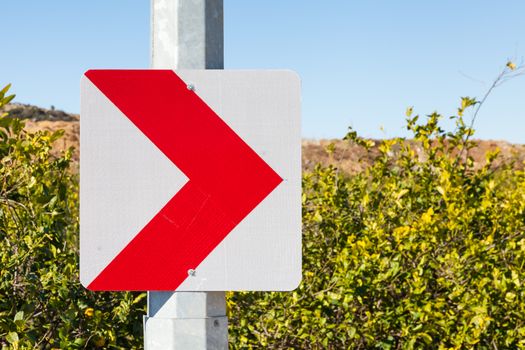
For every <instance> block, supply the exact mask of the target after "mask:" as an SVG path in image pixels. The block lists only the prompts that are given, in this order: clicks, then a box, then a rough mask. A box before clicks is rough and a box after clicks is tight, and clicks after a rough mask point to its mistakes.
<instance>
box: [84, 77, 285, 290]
mask: <svg viewBox="0 0 525 350" xmlns="http://www.w3.org/2000/svg"><path fill="white" fill-rule="evenodd" d="M86 77H87V78H88V79H89V80H90V81H91V82H92V83H93V84H94V85H95V86H96V87H97V88H98V89H99V90H100V91H101V92H102V93H103V94H104V95H105V96H106V97H107V98H108V99H109V100H110V101H112V102H113V103H114V104H115V106H117V108H119V109H120V111H121V112H122V113H123V114H124V115H125V116H127V117H128V118H129V119H130V120H131V122H132V123H133V124H134V125H135V126H136V127H137V128H138V129H140V130H141V131H142V132H143V133H144V134H145V135H146V136H147V137H148V138H149V139H150V140H151V141H152V142H153V143H154V144H155V145H156V146H157V147H158V148H159V150H160V151H161V152H163V153H164V154H165V155H166V156H167V157H168V158H169V159H170V160H171V161H172V162H173V163H174V164H175V165H176V166H177V167H178V168H179V169H180V170H181V171H182V172H183V173H184V174H185V175H186V176H187V177H188V178H189V181H188V182H187V183H186V185H185V186H184V187H183V188H182V189H181V190H180V191H179V192H178V193H177V194H176V195H175V196H174V197H173V198H172V199H171V200H170V201H169V202H168V203H167V204H166V205H165V206H164V207H163V208H162V210H161V211H160V212H159V213H158V214H157V215H155V216H154V217H153V219H152V220H151V221H150V222H149V223H148V224H147V225H146V226H145V227H144V228H143V229H142V230H141V231H140V232H138V233H137V235H136V236H135V237H134V239H133V240H132V241H131V242H130V243H129V244H128V245H127V246H126V247H125V248H124V249H123V250H122V251H121V252H120V253H119V254H118V255H117V256H116V257H115V259H113V260H112V261H111V263H109V264H108V265H107V266H106V268H105V269H104V270H103V271H102V272H101V273H100V274H99V275H98V276H97V277H96V278H95V279H94V280H93V281H92V282H91V283H90V284H89V286H88V288H89V289H91V290H175V289H177V287H178V286H179V285H180V284H181V283H182V282H183V281H184V280H185V279H186V278H187V277H188V270H189V269H195V268H196V267H197V266H198V265H199V264H200V263H201V262H202V261H203V260H204V259H205V258H206V257H207V256H208V254H210V253H211V252H212V251H213V250H214V249H215V247H217V245H218V244H219V243H220V242H221V241H222V240H223V239H224V238H225V237H226V236H227V235H228V233H230V232H231V231H232V230H233V229H234V228H235V227H236V226H237V225H238V224H239V223H240V222H241V221H242V220H243V219H244V218H245V217H246V216H247V215H248V214H249V213H250V212H251V211H252V210H253V209H254V208H255V207H256V206H257V205H258V204H259V203H260V202H261V201H262V200H263V199H264V198H265V197H266V196H268V194H270V193H271V192H272V191H273V190H274V189H275V188H276V187H277V186H278V185H279V184H280V183H281V182H282V179H281V177H280V176H279V175H277V174H276V173H275V171H274V170H273V169H272V168H270V167H269V166H268V164H266V163H265V162H264V161H263V160H262V159H261V158H260V157H259V155H257V153H255V152H254V151H253V150H252V149H251V148H250V147H249V146H248V145H247V144H246V143H245V142H244V141H243V140H242V139H241V138H240V137H239V136H238V135H237V134H236V133H235V132H234V131H233V130H232V129H231V128H230V127H229V126H228V125H227V124H226V123H225V122H224V121H223V120H222V119H221V118H220V117H219V116H218V115H217V114H216V113H215V112H214V111H213V110H212V109H211V108H210V107H208V106H207V105H206V103H205V102H204V101H202V100H201V99H200V98H199V96H197V94H196V93H195V92H193V91H191V90H189V89H188V88H187V85H186V84H185V83H184V82H183V81H182V80H181V79H180V78H179V77H178V76H177V75H176V74H175V73H174V72H173V71H171V70H91V71H88V72H87V73H86ZM138 190H140V189H138ZM124 204H125V203H123V205H124Z"/></svg>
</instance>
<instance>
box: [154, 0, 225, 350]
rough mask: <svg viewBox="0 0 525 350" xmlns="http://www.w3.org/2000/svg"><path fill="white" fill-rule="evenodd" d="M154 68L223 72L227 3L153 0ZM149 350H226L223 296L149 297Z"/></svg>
mask: <svg viewBox="0 0 525 350" xmlns="http://www.w3.org/2000/svg"><path fill="white" fill-rule="evenodd" d="M151 66H152V68H165V69H223V68H224V39H223V0H151ZM144 348H145V349H146V350H174V349H176V350H186V349H192V350H200V349H203V350H204V349H206V350H215V349H217V350H219V349H220V350H223V349H228V319H227V317H226V299H225V293H224V292H155V291H150V292H148V314H147V315H146V316H144Z"/></svg>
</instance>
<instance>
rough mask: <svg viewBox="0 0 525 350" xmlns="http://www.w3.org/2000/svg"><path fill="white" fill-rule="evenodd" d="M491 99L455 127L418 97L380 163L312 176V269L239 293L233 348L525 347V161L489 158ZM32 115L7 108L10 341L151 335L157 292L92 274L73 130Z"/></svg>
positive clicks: (3, 322) (1, 284)
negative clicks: (82, 235) (106, 289)
mask: <svg viewBox="0 0 525 350" xmlns="http://www.w3.org/2000/svg"><path fill="white" fill-rule="evenodd" d="M7 90H8V88H5V89H3V90H2V91H1V92H0V108H1V107H2V106H3V105H4V104H5V103H7V102H9V100H10V99H11V98H12V97H10V96H6V94H7ZM476 106H479V104H478V103H477V102H476V101H474V100H472V99H470V98H463V99H462V102H461V106H460V108H459V109H458V115H457V116H455V117H453V119H454V120H455V122H456V129H455V130H454V131H453V132H446V131H444V130H443V129H442V128H441V126H440V119H441V116H440V115H439V114H437V113H434V114H432V115H430V116H428V117H427V118H426V120H425V121H424V122H423V123H421V124H418V117H417V116H416V117H412V114H411V110H409V111H408V112H407V116H408V119H407V127H408V129H409V130H410V131H411V132H412V134H413V138H414V141H411V142H407V141H406V140H404V139H400V138H398V139H392V140H384V141H381V142H380V145H379V151H380V156H379V157H378V158H377V160H376V161H375V163H374V164H373V165H372V166H370V167H369V168H367V170H366V171H365V172H362V173H359V174H356V175H352V176H348V175H345V174H342V173H340V172H339V171H338V170H337V169H336V168H334V167H322V166H317V167H316V168H315V170H314V171H313V172H311V173H307V174H305V175H304V176H303V235H304V237H303V282H302V283H301V285H300V286H299V288H298V289H297V290H295V291H293V292H286V293H230V294H229V295H228V307H229V311H228V313H229V318H230V346H231V348H233V349H247V348H276V349H372V348H380V349H423V348H436V349H469V348H476V349H517V348H525V310H524V309H525V272H524V270H523V266H524V264H525V173H524V172H523V171H517V170H515V168H514V167H513V164H503V165H501V162H500V163H498V162H495V160H496V158H497V153H490V154H487V160H486V164H485V165H484V166H482V167H474V162H473V160H472V159H471V157H470V156H469V151H470V150H471V148H472V147H473V146H474V142H472V141H471V140H470V137H471V136H472V134H473V130H472V127H471V125H470V126H467V125H466V124H465V122H464V120H463V114H464V113H465V111H466V110H468V109H469V108H472V107H474V108H475V107H476ZM23 126H24V124H23V122H21V121H20V120H17V119H9V118H6V116H2V118H0V138H1V139H2V140H1V143H0V181H1V185H0V261H1V269H0V346H1V347H2V349H4V348H10V349H11V348H12V349H32V348H41V349H51V348H61V349H75V348H79V349H80V348H86V349H90V348H124V349H132V348H141V347H142V315H143V314H145V312H146V310H145V298H144V297H145V294H144V293H142V294H136V293H91V292H88V291H86V290H85V289H84V288H83V287H81V286H80V284H79V282H78V248H77V247H78V195H77V190H78V188H77V187H78V179H77V175H75V172H74V171H73V172H72V171H70V169H69V167H70V155H71V152H70V151H68V152H65V153H64V154H62V155H60V156H53V155H52V154H51V152H50V151H51V148H52V144H53V141H54V140H56V139H57V138H59V137H60V135H61V133H60V132H57V133H49V132H36V133H30V132H27V131H25V130H24V129H23ZM346 139H347V140H348V142H353V143H356V144H357V145H359V146H361V147H363V148H365V149H369V148H370V147H371V146H372V145H373V141H371V140H364V139H361V138H359V137H358V136H357V134H356V133H355V132H354V131H352V130H350V132H349V133H348V134H347V136H346ZM498 164H500V165H498Z"/></svg>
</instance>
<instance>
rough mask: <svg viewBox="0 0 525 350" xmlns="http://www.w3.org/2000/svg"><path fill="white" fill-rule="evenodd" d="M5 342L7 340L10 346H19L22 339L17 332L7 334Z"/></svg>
mask: <svg viewBox="0 0 525 350" xmlns="http://www.w3.org/2000/svg"><path fill="white" fill-rule="evenodd" d="M5 340H7V341H8V342H9V344H18V342H19V341H20V339H19V338H18V333H16V332H9V333H7V336H6V337H5Z"/></svg>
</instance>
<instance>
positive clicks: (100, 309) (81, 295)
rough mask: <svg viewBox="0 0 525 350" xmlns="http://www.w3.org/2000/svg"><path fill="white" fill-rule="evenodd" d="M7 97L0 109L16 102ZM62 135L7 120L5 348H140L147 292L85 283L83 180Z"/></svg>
mask: <svg viewBox="0 0 525 350" xmlns="http://www.w3.org/2000/svg"><path fill="white" fill-rule="evenodd" d="M8 89H9V86H7V87H6V88H4V89H3V90H1V91H0V108H1V107H2V106H3V105H5V104H6V103H7V102H9V101H10V100H11V99H12V97H13V96H6V94H7V92H8ZM61 134H62V132H55V133H49V132H45V131H39V132H36V133H29V132H27V131H25V130H24V123H23V122H22V121H20V120H18V119H14V118H13V119H11V118H8V117H7V116H6V115H3V116H2V117H1V118H0V139H1V142H0V181H1V184H0V262H1V265H0V266H1V269H0V346H1V347H2V349H4V348H11V349H33V348H40V349H51V348H61V349H78V348H96V347H109V346H115V347H117V346H118V347H121V348H128V349H129V348H137V347H141V344H142V334H141V327H142V320H141V317H142V315H143V314H144V312H145V306H144V300H143V299H144V294H131V293H111V294H110V293H98V294H94V293H91V292H88V291H86V290H85V289H84V288H83V287H82V286H81V285H80V284H79V281H78V248H77V247H78V191H77V190H78V180H77V176H76V175H75V173H74V172H72V171H70V169H69V166H70V156H71V151H68V152H65V153H64V154H62V155H61V156H58V157H57V156H53V155H51V149H52V144H53V142H54V141H55V140H56V139H57V138H59V137H60V136H61Z"/></svg>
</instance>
